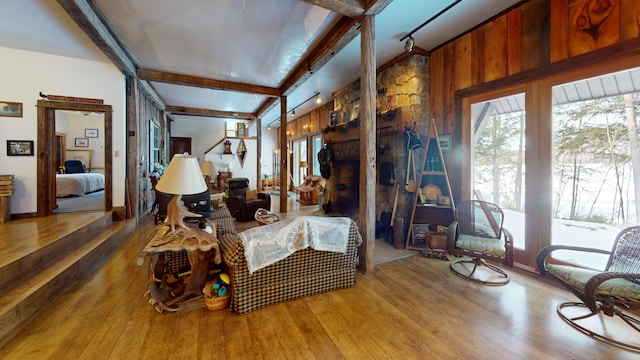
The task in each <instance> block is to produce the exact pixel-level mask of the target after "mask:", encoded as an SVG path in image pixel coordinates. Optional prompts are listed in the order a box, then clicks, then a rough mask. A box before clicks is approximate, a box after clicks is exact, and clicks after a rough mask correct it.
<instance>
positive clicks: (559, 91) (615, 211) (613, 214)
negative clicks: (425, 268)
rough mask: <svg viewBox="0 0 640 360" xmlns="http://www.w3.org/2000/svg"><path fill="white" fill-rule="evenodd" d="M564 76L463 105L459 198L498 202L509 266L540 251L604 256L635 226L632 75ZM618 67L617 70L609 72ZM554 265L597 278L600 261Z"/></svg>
mask: <svg viewBox="0 0 640 360" xmlns="http://www.w3.org/2000/svg"><path fill="white" fill-rule="evenodd" d="M628 62H632V63H635V64H637V61H635V62H633V61H631V60H628V61H620V62H618V63H616V62H612V63H611V64H610V65H609V67H608V68H609V69H610V70H609V71H606V72H605V73H604V74H603V70H602V69H604V68H605V67H604V66H598V67H593V68H587V69H579V70H576V71H567V72H562V73H559V74H557V75H554V76H550V77H548V78H544V79H541V80H535V81H531V82H529V83H523V84H518V85H516V86H513V87H512V88H509V89H502V90H497V91H493V92H491V93H486V94H478V95H474V96H471V97H468V98H465V99H464V100H463V106H464V107H465V108H466V109H468V111H467V112H465V115H464V116H465V118H464V121H463V128H462V141H463V147H466V146H468V147H469V149H470V155H471V156H469V157H468V158H467V157H463V158H462V161H463V167H462V169H463V174H462V175H461V176H462V182H463V188H462V194H463V199H456V201H459V200H464V199H471V198H477V199H483V200H487V201H491V202H494V203H497V204H498V205H499V206H500V207H501V208H502V209H503V210H504V212H505V227H506V228H507V229H508V230H509V231H510V232H511V233H512V234H513V235H514V245H515V248H516V254H515V255H516V261H517V262H519V263H521V264H523V265H525V266H529V267H531V268H534V267H535V266H536V264H535V257H536V254H537V252H538V251H539V249H540V248H542V247H544V246H546V245H548V244H571V245H577V246H585V247H596V248H602V249H606V250H610V249H611V246H612V244H613V241H614V240H615V236H616V234H617V233H618V232H619V231H620V229H621V228H624V227H628V226H633V225H637V224H638V223H640V221H639V220H640V216H639V214H640V204H638V202H637V201H636V199H638V197H639V196H640V140H639V138H638V130H637V117H638V116H639V113H640V68H637V69H636V68H634V69H628V70H624V71H617V72H616V70H619V69H624V68H625V66H624V63H628ZM616 66H617V67H618V68H617V69H616ZM627 68H628V66H627ZM571 256H573V254H570V253H568V252H566V253H564V254H562V253H559V254H558V256H557V257H558V258H559V259H561V260H563V261H566V262H571V263H577V264H580V265H582V266H585V267H590V268H596V269H601V268H603V267H604V266H605V260H604V258H603V257H600V256H599V255H592V256H581V257H580V258H575V257H571Z"/></svg>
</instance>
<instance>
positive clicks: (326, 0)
mask: <svg viewBox="0 0 640 360" xmlns="http://www.w3.org/2000/svg"><path fill="white" fill-rule="evenodd" d="M303 1H304V2H306V3H308V4H311V5H316V6H319V7H321V8H325V9H327V10H331V11H333V12H336V13H338V14H341V15H344V16H348V17H350V18H359V17H361V16H362V14H364V0H303Z"/></svg>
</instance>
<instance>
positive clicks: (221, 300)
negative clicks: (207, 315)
mask: <svg viewBox="0 0 640 360" xmlns="http://www.w3.org/2000/svg"><path fill="white" fill-rule="evenodd" d="M229 299H231V294H230V293H227V295H225V296H212V297H209V296H206V295H205V297H204V304H205V305H206V306H207V309H209V310H211V311H216V310H222V309H225V308H226V307H227V306H229Z"/></svg>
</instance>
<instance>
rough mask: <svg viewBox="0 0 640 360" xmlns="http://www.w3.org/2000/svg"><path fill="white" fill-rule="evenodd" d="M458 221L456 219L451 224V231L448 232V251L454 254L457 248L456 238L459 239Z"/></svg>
mask: <svg viewBox="0 0 640 360" xmlns="http://www.w3.org/2000/svg"><path fill="white" fill-rule="evenodd" d="M458 226H459V225H458V222H457V221H454V222H452V223H451V224H449V231H448V232H447V252H449V254H453V253H454V251H455V249H456V240H457V239H458Z"/></svg>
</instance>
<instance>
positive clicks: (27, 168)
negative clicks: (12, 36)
mask: <svg viewBox="0 0 640 360" xmlns="http://www.w3.org/2000/svg"><path fill="white" fill-rule="evenodd" d="M43 36H46V35H43ZM0 59H2V65H3V66H2V67H0V79H2V86H0V100H2V101H12V102H21V103H22V104H23V117H21V118H14V117H0V174H3V175H4V174H14V175H15V190H14V194H13V196H12V197H11V213H12V214H17V213H20V214H21V213H33V212H36V211H37V199H36V197H37V189H36V179H37V171H38V170H37V169H36V164H37V157H36V156H7V153H6V141H7V140H34V141H35V147H36V148H37V135H38V134H37V109H36V104H37V101H38V100H39V99H40V97H39V95H38V93H39V92H40V91H42V92H43V93H45V94H55V95H66V96H78V97H85V98H97V99H103V100H104V103H105V105H111V106H112V107H113V125H112V131H113V150H114V153H115V152H118V154H119V156H118V157H114V158H113V205H114V206H123V205H124V178H125V160H126V158H125V157H124V154H125V128H124V126H125V108H124V105H125V93H124V76H123V75H122V73H121V72H120V71H119V70H118V69H117V68H116V67H114V66H113V65H112V64H108V63H100V62H95V61H87V60H80V59H74V58H69V57H64V56H56V55H49V54H42V53H36V52H31V51H23V50H16V49H9V48H2V47H0Z"/></svg>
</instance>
